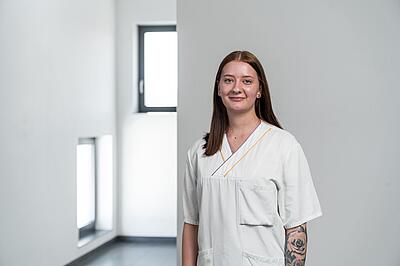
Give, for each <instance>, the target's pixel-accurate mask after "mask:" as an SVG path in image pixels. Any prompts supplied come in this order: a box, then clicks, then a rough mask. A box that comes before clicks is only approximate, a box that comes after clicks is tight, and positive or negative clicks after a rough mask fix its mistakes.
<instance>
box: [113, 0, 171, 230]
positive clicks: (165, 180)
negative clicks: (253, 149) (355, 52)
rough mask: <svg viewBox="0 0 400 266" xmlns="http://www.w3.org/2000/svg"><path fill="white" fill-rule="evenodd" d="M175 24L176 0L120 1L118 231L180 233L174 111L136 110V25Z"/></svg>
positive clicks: (118, 20) (117, 12)
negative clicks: (177, 216) (177, 230)
mask: <svg viewBox="0 0 400 266" xmlns="http://www.w3.org/2000/svg"><path fill="white" fill-rule="evenodd" d="M175 23H176V1H175V0H168V1H159V0H116V32H117V34H116V40H117V43H116V45H117V83H118V90H117V98H118V105H117V128H118V132H119V133H118V134H119V135H118V140H119V143H118V157H119V158H120V160H119V162H118V163H119V165H118V169H120V172H119V231H118V234H119V235H124V236H162V237H163V236H165V237H174V236H176V222H177V221H176V213H177V210H176V208H177V207H176V193H177V191H176V189H177V186H176V182H177V177H176V174H177V173H176V171H177V169H176V168H177V167H176V156H177V145H176V127H177V125H176V124H177V122H176V113H164V114H139V113H137V111H138V95H137V91H138V90H137V84H138V68H137V64H138V47H137V43H138V39H137V35H138V33H137V25H138V24H142V25H147V24H175Z"/></svg>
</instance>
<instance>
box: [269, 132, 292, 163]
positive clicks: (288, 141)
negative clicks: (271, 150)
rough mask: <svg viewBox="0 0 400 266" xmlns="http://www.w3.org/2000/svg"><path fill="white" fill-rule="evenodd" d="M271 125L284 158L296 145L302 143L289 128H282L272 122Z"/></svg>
mask: <svg viewBox="0 0 400 266" xmlns="http://www.w3.org/2000/svg"><path fill="white" fill-rule="evenodd" d="M269 126H270V127H272V130H273V133H274V134H273V138H275V140H274V141H276V142H277V145H278V147H279V150H280V154H281V156H282V158H284V157H285V156H286V154H287V153H288V152H289V151H290V150H291V149H292V148H293V147H294V146H295V145H300V143H299V142H298V141H297V138H296V137H295V136H294V134H292V133H291V132H290V131H288V130H287V129H282V128H279V127H277V126H275V125H271V124H269Z"/></svg>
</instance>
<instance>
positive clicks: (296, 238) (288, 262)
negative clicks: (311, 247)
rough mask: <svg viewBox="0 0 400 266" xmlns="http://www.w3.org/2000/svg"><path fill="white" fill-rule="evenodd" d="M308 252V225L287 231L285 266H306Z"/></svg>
mask: <svg viewBox="0 0 400 266" xmlns="http://www.w3.org/2000/svg"><path fill="white" fill-rule="evenodd" d="M306 252H307V224H306V223H304V224H302V225H299V226H296V227H293V228H289V229H286V240H285V266H304V265H305V263H306Z"/></svg>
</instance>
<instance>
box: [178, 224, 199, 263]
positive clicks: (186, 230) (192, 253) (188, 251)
mask: <svg viewBox="0 0 400 266" xmlns="http://www.w3.org/2000/svg"><path fill="white" fill-rule="evenodd" d="M197 231H198V226H197V225H193V224H187V223H184V224H183V234H182V266H196V262H197V250H198V246H197Z"/></svg>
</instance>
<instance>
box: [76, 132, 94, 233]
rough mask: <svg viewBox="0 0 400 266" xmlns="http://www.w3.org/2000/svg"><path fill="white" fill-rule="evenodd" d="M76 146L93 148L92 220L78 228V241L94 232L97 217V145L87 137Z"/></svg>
mask: <svg viewBox="0 0 400 266" xmlns="http://www.w3.org/2000/svg"><path fill="white" fill-rule="evenodd" d="M78 144H90V145H93V148H94V220H93V221H91V222H90V223H89V224H88V225H85V226H83V227H81V228H78V230H79V237H78V239H82V238H84V237H86V236H88V235H92V234H94V233H95V232H96V216H97V212H96V209H97V154H96V150H97V147H96V146H97V144H96V138H94V137H92V138H91V137H89V138H79V141H78Z"/></svg>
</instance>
